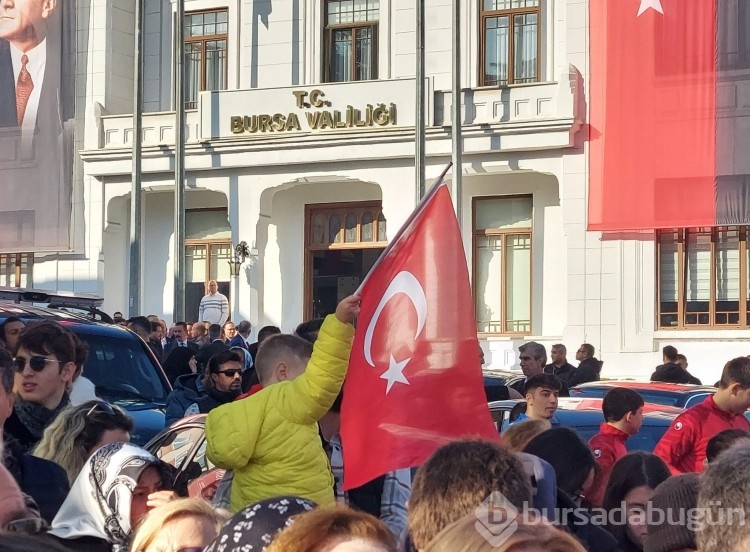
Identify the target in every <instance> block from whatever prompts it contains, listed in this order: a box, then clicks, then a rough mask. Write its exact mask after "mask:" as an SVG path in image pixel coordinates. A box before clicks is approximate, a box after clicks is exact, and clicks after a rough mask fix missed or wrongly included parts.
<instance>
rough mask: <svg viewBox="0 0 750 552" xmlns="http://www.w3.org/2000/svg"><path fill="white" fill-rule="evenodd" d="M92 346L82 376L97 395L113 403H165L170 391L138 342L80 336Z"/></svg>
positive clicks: (88, 335) (89, 335) (96, 336)
mask: <svg viewBox="0 0 750 552" xmlns="http://www.w3.org/2000/svg"><path fill="white" fill-rule="evenodd" d="M78 335H79V336H80V337H81V338H82V339H84V340H85V341H86V342H87V343H88V345H89V356H88V359H87V360H86V364H85V365H84V368H83V375H84V376H86V377H87V378H88V379H90V380H91V381H92V382H93V383H94V385H96V386H97V387H105V388H106V389H97V395H100V396H103V397H104V398H111V399H115V400H117V399H131V400H136V399H138V398H139V396H140V397H142V398H143V399H145V400H151V401H156V402H164V401H166V398H167V395H168V394H169V390H168V389H167V387H166V386H165V384H164V382H163V381H162V379H161V377H160V375H159V372H158V368H157V367H156V366H155V365H154V363H153V360H152V359H151V357H149V356H148V354H147V353H146V351H145V350H144V349H143V345H142V343H141V342H140V341H139V340H136V339H129V336H126V335H123V336H121V337H120V336H117V335H98V334H88V333H78Z"/></svg>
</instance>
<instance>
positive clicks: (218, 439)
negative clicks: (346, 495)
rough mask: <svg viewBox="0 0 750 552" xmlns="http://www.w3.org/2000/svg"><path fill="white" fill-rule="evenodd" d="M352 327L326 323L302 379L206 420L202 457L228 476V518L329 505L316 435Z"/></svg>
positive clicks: (335, 389)
mask: <svg viewBox="0 0 750 552" xmlns="http://www.w3.org/2000/svg"><path fill="white" fill-rule="evenodd" d="M353 336H354V327H353V326H352V325H351V324H344V323H342V322H340V321H339V320H338V319H337V318H336V317H335V316H334V315H329V316H328V317H327V318H326V320H325V322H324V323H323V326H322V327H321V328H320V332H319V334H318V340H317V341H316V342H315V347H314V349H313V354H312V357H311V358H310V362H309V363H308V364H307V368H306V369H305V371H304V372H303V373H302V374H301V375H300V376H298V377H297V378H295V379H294V380H287V381H282V382H278V383H274V384H272V385H269V386H268V387H266V388H264V389H262V390H261V391H259V392H258V393H256V394H254V395H251V396H250V397H247V398H245V399H242V400H239V401H236V402H233V403H229V404H225V405H223V406H220V407H218V408H215V409H214V410H212V411H211V412H210V413H209V415H208V417H207V418H206V440H207V448H206V455H207V456H208V459H209V460H211V462H213V463H214V464H216V465H217V466H219V467H221V468H225V469H232V470H234V472H235V474H234V482H233V484H232V495H231V496H232V499H231V503H232V510H233V511H234V512H237V511H239V510H241V509H242V508H244V507H245V506H247V505H249V504H252V503H254V502H257V501H259V500H263V499H266V498H271V497H274V496H281V495H293V496H301V497H303V498H307V499H310V500H313V501H315V502H317V503H318V504H319V505H333V504H334V502H335V501H334V495H333V476H332V475H331V468H330V466H329V464H328V457H327V456H326V453H325V451H324V450H323V446H322V444H321V441H320V437H319V435H318V424H317V422H318V420H320V418H322V417H323V415H324V414H325V413H326V412H328V410H329V409H330V408H331V405H332V404H333V401H334V400H335V399H336V396H337V395H338V393H339V391H340V390H341V385H342V384H343V382H344V377H345V376H346V370H347V366H348V364H349V353H350V352H351V348H352V338H353Z"/></svg>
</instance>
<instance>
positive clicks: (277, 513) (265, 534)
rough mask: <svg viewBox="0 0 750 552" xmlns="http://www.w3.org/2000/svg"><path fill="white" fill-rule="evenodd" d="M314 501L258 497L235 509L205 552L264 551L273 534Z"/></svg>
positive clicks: (297, 498)
mask: <svg viewBox="0 0 750 552" xmlns="http://www.w3.org/2000/svg"><path fill="white" fill-rule="evenodd" d="M315 506H316V504H315V503H314V502H312V501H310V500H307V499H305V498H300V497H297V496H278V497H276V498H269V499H266V500H261V501H260V502H256V503H255V504H251V505H250V506H248V507H246V508H244V509H243V510H240V511H239V512H237V513H236V514H235V515H234V517H233V518H232V519H230V520H229V521H228V522H226V523H225V524H224V527H223V528H222V529H221V531H219V534H218V535H217V537H216V538H215V539H214V541H213V542H212V543H211V544H210V545H208V546H207V547H206V548H205V550H204V552H264V551H265V550H266V549H267V548H268V546H269V545H270V544H271V542H272V541H273V539H274V537H276V535H277V534H278V533H280V532H281V531H283V530H284V529H286V528H287V527H289V526H290V525H292V524H293V523H294V516H297V515H299V514H303V513H305V512H308V511H310V510H312V509H313V508H315Z"/></svg>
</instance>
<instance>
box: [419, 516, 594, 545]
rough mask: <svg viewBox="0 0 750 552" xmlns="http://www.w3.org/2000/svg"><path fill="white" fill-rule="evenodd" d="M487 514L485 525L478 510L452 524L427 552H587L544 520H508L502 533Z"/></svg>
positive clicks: (438, 536)
mask: <svg viewBox="0 0 750 552" xmlns="http://www.w3.org/2000/svg"><path fill="white" fill-rule="evenodd" d="M485 513H487V515H486V516H484V518H485V521H484V522H483V521H482V520H480V519H479V518H480V517H483V516H482V514H481V511H478V512H472V513H471V514H469V515H467V516H464V517H463V518H461V519H460V520H458V521H456V522H454V523H452V524H451V525H448V526H447V527H446V528H445V529H443V530H442V531H441V532H440V533H438V534H437V535H436V536H435V538H434V539H433V540H432V541H430V543H429V544H428V545H427V546H426V547H425V549H424V552H586V549H585V548H584V547H583V545H581V543H580V542H578V541H577V540H576V539H575V538H573V537H572V536H570V535H569V534H567V533H565V532H563V531H561V530H559V529H557V528H555V527H554V526H553V525H551V524H550V523H549V522H548V521H545V520H543V519H542V518H537V519H533V520H531V522H528V523H524V522H526V521H527V520H525V519H524V517H523V516H518V517H516V518H515V520H509V519H506V520H504V521H503V523H507V528H506V529H505V530H504V531H499V532H498V531H497V530H496V528H493V527H492V526H491V524H490V523H488V521H489V520H491V519H493V517H492V516H490V515H489V512H487V511H486V510H485ZM498 521H499V520H498ZM513 524H516V528H515V529H514V528H513ZM487 525H490V526H489V527H487ZM478 526H479V527H478ZM480 527H483V528H484V531H482V530H481V529H480ZM495 533H498V534H495Z"/></svg>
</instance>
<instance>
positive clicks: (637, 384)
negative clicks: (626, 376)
mask: <svg viewBox="0 0 750 552" xmlns="http://www.w3.org/2000/svg"><path fill="white" fill-rule="evenodd" d="M614 387H626V388H628V389H634V390H639V389H640V390H642V391H649V392H654V391H656V392H659V391H663V392H666V393H686V394H690V393H713V392H715V391H716V387H713V386H711V385H690V384H685V383H664V382H660V381H654V382H651V381H648V382H647V381H592V382H589V383H582V384H581V385H577V386H576V387H573V388H572V389H612V388H614Z"/></svg>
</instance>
